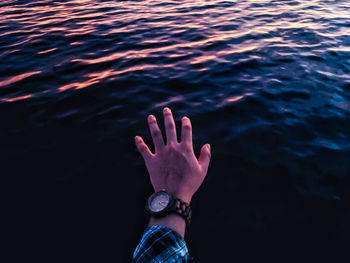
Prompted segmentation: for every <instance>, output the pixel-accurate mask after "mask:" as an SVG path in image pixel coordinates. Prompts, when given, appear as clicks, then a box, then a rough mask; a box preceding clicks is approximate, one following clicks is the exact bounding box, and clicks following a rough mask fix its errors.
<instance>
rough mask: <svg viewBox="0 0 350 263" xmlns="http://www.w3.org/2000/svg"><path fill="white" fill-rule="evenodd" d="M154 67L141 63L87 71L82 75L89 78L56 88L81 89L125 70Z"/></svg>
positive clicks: (63, 89)
mask: <svg viewBox="0 0 350 263" xmlns="http://www.w3.org/2000/svg"><path fill="white" fill-rule="evenodd" d="M154 67H155V66H153V65H141V66H134V67H129V68H127V69H123V70H112V69H108V70H105V71H103V72H94V73H89V74H86V75H84V77H88V78H90V79H88V80H86V81H84V82H74V83H70V84H67V85H64V86H62V87H60V88H58V90H59V91H65V90H68V89H82V88H86V87H88V86H91V85H93V84H97V83H99V82H101V80H105V79H107V78H110V80H113V79H114V78H111V77H113V76H117V75H120V74H123V73H127V72H133V71H138V70H145V69H150V68H154Z"/></svg>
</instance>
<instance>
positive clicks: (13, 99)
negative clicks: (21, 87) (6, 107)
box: [1, 94, 33, 102]
mask: <svg viewBox="0 0 350 263" xmlns="http://www.w3.org/2000/svg"><path fill="white" fill-rule="evenodd" d="M30 97H33V95H32V94H29V95H24V96H18V97H14V98H4V99H1V100H2V101H4V102H14V101H19V100H25V99H28V98H30Z"/></svg>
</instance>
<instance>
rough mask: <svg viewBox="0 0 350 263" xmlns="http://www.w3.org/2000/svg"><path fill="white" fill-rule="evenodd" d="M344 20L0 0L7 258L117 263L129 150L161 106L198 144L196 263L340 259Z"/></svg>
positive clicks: (345, 186)
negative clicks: (203, 161) (203, 153)
mask: <svg viewBox="0 0 350 263" xmlns="http://www.w3.org/2000/svg"><path fill="white" fill-rule="evenodd" d="M349 18H350V3H349V1H347V0H339V1H335V0H334V1H323V0H318V1H317V0H308V1H301V0H299V1H289V0H279V1H272V0H258V1H253V0H242V1H220V0H216V1H210V0H208V1H205V0H201V1H200V0H194V1H169V0H166V1H159V0H155V1H150V0H148V1H107V0H106V1H102V0H100V1H98V0H95V1H94V0H80V1H78V0H72V1H63V0H61V1H48V0H41V1H39V0H33V1H24V0H23V1H12V0H2V1H1V2H0V125H1V128H0V143H1V147H0V160H1V180H2V185H5V186H6V190H8V191H9V192H10V195H9V197H8V198H6V199H4V201H5V204H8V205H9V208H10V213H9V215H12V216H11V222H12V223H13V227H11V228H9V230H10V231H11V236H10V238H9V239H8V240H7V244H9V245H10V246H11V247H13V248H15V253H13V254H12V258H13V259H14V258H16V257H17V256H23V257H25V258H27V259H35V260H37V261H38V260H39V261H41V260H43V261H45V262H53V261H60V262H62V261H63V260H64V261H75V262H83V261H87V260H89V261H90V260H94V261H97V262H128V261H129V260H130V257H131V254H132V251H133V249H134V247H135V246H136V244H137V242H138V239H139V237H140V235H141V232H142V231H143V229H144V227H145V225H146V222H147V218H146V216H145V215H144V214H143V205H144V201H145V199H146V198H147V196H148V195H149V194H150V193H151V192H152V189H151V186H150V183H149V182H148V178H147V173H146V170H145V168H144V165H143V161H142V159H141V157H140V156H139V154H138V153H137V151H136V149H135V147H134V144H133V137H134V136H135V135H142V136H143V137H145V138H146V140H147V142H148V143H150V142H151V141H150V136H149V133H148V128H147V124H146V116H147V115H148V114H151V113H152V114H155V115H156V116H157V117H159V118H160V117H161V114H160V113H161V109H162V108H163V107H164V106H169V107H171V108H172V109H173V112H174V115H175V117H176V120H179V119H180V118H181V117H182V116H183V115H187V116H189V117H190V118H191V120H192V124H193V129H194V144H195V150H196V152H197V153H198V150H199V148H200V147H201V146H202V145H203V144H204V143H207V142H209V143H211V146H212V154H213V156H212V162H211V166H210V169H209V173H208V176H207V178H206V180H205V182H204V184H203V185H202V187H201V189H200V190H199V192H198V193H197V195H196V196H195V198H194V200H193V209H194V214H193V221H192V225H191V228H190V230H189V231H188V236H187V241H188V246H189V248H190V252H191V255H192V256H193V257H194V259H195V262H250V261H252V260H253V259H254V260H264V261H266V260H269V261H273V260H280V261H282V262H286V261H288V260H289V259H293V260H294V259H297V260H298V262H305V261H309V262H315V260H316V259H319V258H322V259H330V260H331V261H332V262H346V260H345V259H346V258H348V255H347V256H344V252H345V251H346V249H348V248H349V245H350V225H349V222H350V212H349V205H350V194H349V187H350V102H349V99H350V93H349V91H350V20H349ZM344 260H345V261H344Z"/></svg>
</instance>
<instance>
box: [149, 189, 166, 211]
mask: <svg viewBox="0 0 350 263" xmlns="http://www.w3.org/2000/svg"><path fill="white" fill-rule="evenodd" d="M169 202H170V196H169V195H168V194H167V193H166V192H159V193H156V194H155V195H154V196H153V197H151V199H150V200H149V203H148V207H149V209H150V210H151V211H152V212H160V211H162V210H164V209H165V208H166V207H167V205H168V204H169Z"/></svg>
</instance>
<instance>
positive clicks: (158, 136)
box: [148, 115, 164, 152]
mask: <svg viewBox="0 0 350 263" xmlns="http://www.w3.org/2000/svg"><path fill="white" fill-rule="evenodd" d="M148 126H149V130H150V132H151V135H152V139H153V144H154V148H155V150H156V152H157V151H159V150H160V149H161V148H163V147H164V140H163V135H162V132H161V131H160V129H159V126H158V123H157V119H156V117H154V116H153V115H149V116H148Z"/></svg>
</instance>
